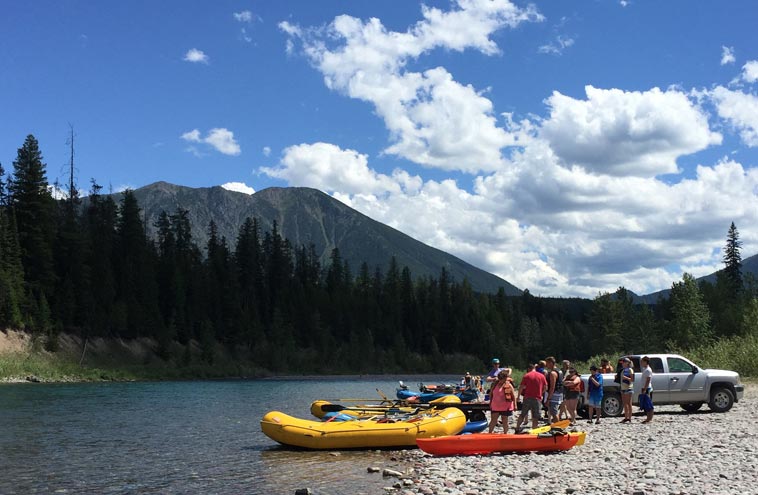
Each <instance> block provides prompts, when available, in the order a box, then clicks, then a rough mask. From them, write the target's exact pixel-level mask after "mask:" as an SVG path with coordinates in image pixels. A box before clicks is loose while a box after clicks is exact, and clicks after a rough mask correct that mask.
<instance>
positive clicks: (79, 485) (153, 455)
mask: <svg viewBox="0 0 758 495" xmlns="http://www.w3.org/2000/svg"><path fill="white" fill-rule="evenodd" d="M412 380H413V378H410V379H409V380H408V381H409V382H410V383H413V381H412ZM441 380H442V379H441ZM428 381H431V380H428ZM396 384H397V382H396V381H395V379H391V378H384V377H382V378H378V379H377V378H373V379H353V380H345V379H326V380H302V379H300V380H260V381H223V382H163V383H115V384H110V383H104V384H74V385H71V384H67V385H39V384H29V385H26V384H23V385H22V384H19V385H3V386H0V473H2V476H0V493H3V494H30V493H54V492H58V493H103V494H109V493H119V494H122V493H218V494H227V493H228V494H236V493H266V494H273V495H277V494H289V495H292V494H293V493H294V492H295V490H296V489H299V488H306V487H308V488H311V489H313V490H314V491H315V492H316V493H330V494H342V493H344V494H355V493H367V494H373V493H382V487H383V486H386V485H388V484H390V483H391V482H389V481H387V480H383V479H382V477H381V475H380V474H368V473H367V472H366V469H367V467H368V466H372V465H376V466H387V465H388V464H389V461H388V457H389V456H390V455H391V454H388V453H387V452H386V451H373V450H370V451H343V452H339V453H335V452H312V451H304V450H293V449H287V448H283V447H280V446H277V444H276V443H275V442H273V441H272V440H270V439H269V438H267V437H266V436H265V435H263V433H261V431H260V424H259V421H260V418H261V417H262V416H263V415H264V414H265V413H266V412H267V411H269V410H272V409H277V410H280V411H283V412H285V413H287V414H292V415H294V416H299V417H309V415H310V413H309V405H310V403H311V401H313V400H316V399H324V398H326V399H336V398H351V397H357V398H360V397H363V398H370V397H376V392H375V389H376V388H379V389H380V390H382V391H383V392H384V393H386V394H387V395H394V391H395V386H396Z"/></svg>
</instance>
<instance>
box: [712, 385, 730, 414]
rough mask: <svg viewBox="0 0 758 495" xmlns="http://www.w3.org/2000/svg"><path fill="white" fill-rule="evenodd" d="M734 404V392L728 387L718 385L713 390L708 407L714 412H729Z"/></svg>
mask: <svg viewBox="0 0 758 495" xmlns="http://www.w3.org/2000/svg"><path fill="white" fill-rule="evenodd" d="M733 405H734V394H733V393H732V391H731V390H729V389H728V388H726V387H716V388H714V389H713V390H711V400H710V402H708V407H710V408H711V411H714V412H727V411H728V410H729V409H731V408H732V406H733Z"/></svg>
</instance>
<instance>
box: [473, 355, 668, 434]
mask: <svg viewBox="0 0 758 495" xmlns="http://www.w3.org/2000/svg"><path fill="white" fill-rule="evenodd" d="M649 364H650V363H649V359H648V358H647V357H643V358H642V359H640V367H641V370H642V387H641V391H640V397H639V405H640V408H642V410H643V411H645V413H646V419H645V420H644V421H643V423H649V422H650V421H652V420H653V411H654V408H653V401H652V394H653V387H652V376H653V372H652V370H651V369H650V365H649ZM613 372H614V369H613V367H612V366H611V365H610V363H609V361H608V360H607V359H603V360H602V361H601V363H600V367H598V366H595V365H592V366H590V377H589V379H588V380H587V390H586V393H587V395H586V401H585V402H586V406H587V410H588V413H589V422H590V423H592V422H593V418H594V423H595V424H599V423H600V416H601V412H602V403H603V373H613ZM615 372H616V376H615V378H614V381H615V382H617V383H618V384H619V389H620V391H621V400H622V404H623V411H624V419H623V420H622V421H621V422H622V423H630V422H631V421H632V394H633V391H634V369H633V367H632V361H631V359H629V358H628V357H626V358H623V359H621V360H619V363H618V366H617V369H616V370H615ZM511 375H512V369H511V368H501V367H500V359H498V358H494V359H492V369H491V370H490V372H489V373H488V374H487V376H486V378H485V382H486V383H487V384H488V385H489V399H490V422H489V433H493V432H494V430H495V427H496V426H497V424H498V422H502V425H503V430H504V433H508V429H509V427H510V418H511V417H512V416H513V414H514V411H515V410H516V408H517V403H518V401H519V398H520V399H521V413H520V415H519V417H518V420H517V421H516V425H515V429H516V431H519V430H520V429H521V427H522V425H525V424H526V423H527V421H528V420H529V417H530V416H531V423H532V428H537V426H538V424H539V420H540V418H541V417H542V411H543V408H544V409H545V411H546V418H545V419H547V420H548V422H549V423H555V422H558V421H560V420H561V419H562V418H563V417H564V416H565V418H566V419H569V420H570V424H571V425H575V424H576V407H577V403H578V400H579V396H580V394H582V393H583V392H584V384H583V383H582V379H581V377H580V375H579V373H578V372H577V371H576V368H575V367H574V366H572V365H571V362H570V361H568V360H564V361H563V362H562V366H561V368H560V369H559V368H558V367H557V363H556V360H555V358H554V357H552V356H551V357H547V358H545V360H544V361H540V362H539V363H536V364H530V365H529V366H528V367H527V370H526V374H525V375H524V377H523V378H522V379H521V383H520V384H519V385H518V386H516V384H515V383H514V381H513V378H512V376H511Z"/></svg>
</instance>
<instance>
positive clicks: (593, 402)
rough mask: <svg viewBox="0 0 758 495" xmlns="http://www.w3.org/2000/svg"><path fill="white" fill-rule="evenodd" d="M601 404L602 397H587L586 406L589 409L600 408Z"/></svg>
mask: <svg viewBox="0 0 758 495" xmlns="http://www.w3.org/2000/svg"><path fill="white" fill-rule="evenodd" d="M602 403H603V398H602V397H587V405H588V406H590V407H600V405H601V404H602Z"/></svg>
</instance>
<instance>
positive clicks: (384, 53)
mask: <svg viewBox="0 0 758 495" xmlns="http://www.w3.org/2000/svg"><path fill="white" fill-rule="evenodd" d="M453 5H454V8H453V9H452V10H450V11H442V10H439V9H437V8H431V7H423V8H422V17H423V19H422V20H420V21H419V22H417V23H416V24H415V25H413V26H411V27H410V28H408V30H407V31H404V32H399V31H389V30H387V28H385V27H384V25H383V24H382V23H381V21H380V20H379V19H376V18H373V19H370V20H368V21H366V22H364V21H362V20H360V19H357V18H354V17H351V16H347V15H342V16H338V17H336V18H335V19H334V21H333V22H332V23H331V24H330V25H329V26H328V28H327V30H326V31H324V30H320V29H303V28H300V27H299V26H296V25H293V24H290V23H287V22H283V23H281V24H280V29H282V31H284V32H285V33H287V34H288V35H289V37H290V38H289V39H288V40H287V41H288V44H287V51H288V53H289V52H291V50H292V49H293V46H294V45H293V44H292V42H293V40H299V41H301V42H302V44H303V49H304V52H305V53H306V55H307V56H308V57H309V59H310V60H311V62H312V63H313V64H314V66H315V67H316V68H318V70H319V71H321V73H322V74H323V75H324V79H325V82H326V84H327V86H328V87H329V88H331V89H333V90H336V91H340V92H343V93H345V94H347V95H348V96H350V97H351V98H357V99H360V100H364V101H368V102H370V103H372V104H373V105H374V107H375V109H376V113H377V115H379V116H380V117H381V118H382V119H383V120H384V123H385V125H386V127H387V129H388V130H389V132H390V138H391V141H392V144H391V145H390V146H389V147H388V148H387V149H386V150H385V152H387V153H390V154H395V155H398V156H401V157H403V158H406V159H408V160H411V161H413V162H416V163H418V164H421V165H424V166H428V167H436V168H441V169H445V170H463V171H467V172H476V171H479V170H495V169H497V168H498V167H499V166H500V165H501V162H502V157H501V149H502V148H503V147H506V146H511V145H514V144H516V143H515V137H514V136H513V135H512V134H510V133H509V132H508V131H507V130H506V129H504V128H503V127H500V126H498V122H497V118H496V116H495V115H494V113H493V108H492V102H491V101H490V100H489V99H487V98H486V97H485V96H483V94H482V92H480V91H477V90H476V89H475V88H474V87H473V86H471V85H464V84H461V83H459V82H457V81H455V80H454V79H453V76H452V75H451V74H450V73H449V72H448V71H447V70H445V69H444V68H443V67H435V68H430V69H427V70H424V71H421V72H413V71H410V70H407V69H406V64H407V63H408V62H409V61H410V60H416V59H418V58H419V57H420V56H421V55H423V54H424V53H426V52H428V51H431V50H433V49H436V48H445V49H448V50H455V51H463V50H466V49H474V50H478V51H480V52H482V53H484V54H487V55H492V54H496V53H498V52H499V49H498V47H497V45H496V43H495V42H494V41H493V40H492V39H491V35H492V34H493V33H495V32H496V31H498V30H500V29H503V28H506V27H511V28H513V27H516V26H518V25H519V24H521V23H523V22H527V21H540V20H542V16H541V15H540V14H539V13H538V12H537V11H536V10H535V9H534V7H532V6H529V7H526V8H520V7H518V6H516V5H514V4H513V3H511V2H510V1H508V0H457V1H455V2H453Z"/></svg>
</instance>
